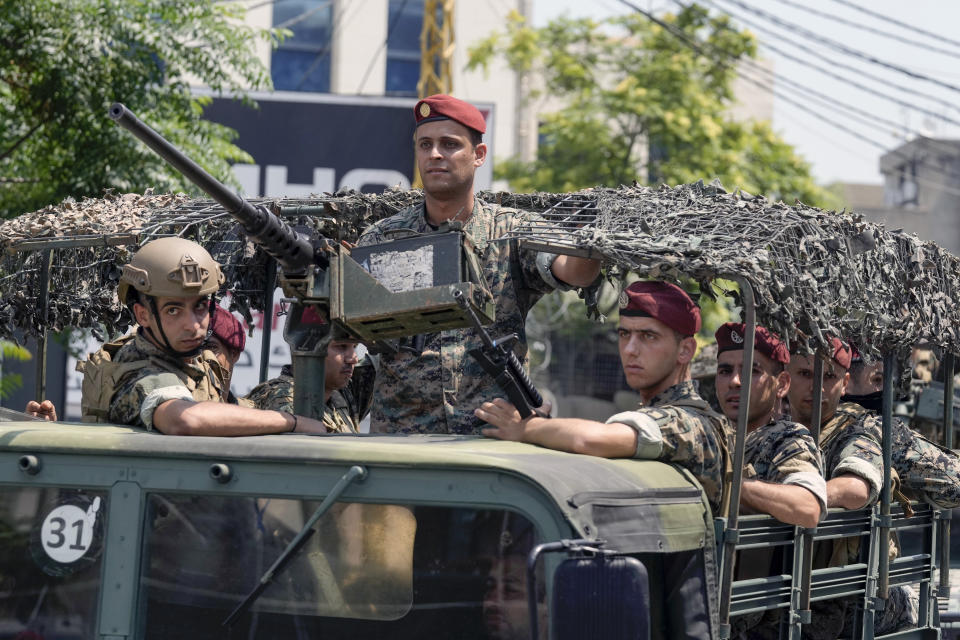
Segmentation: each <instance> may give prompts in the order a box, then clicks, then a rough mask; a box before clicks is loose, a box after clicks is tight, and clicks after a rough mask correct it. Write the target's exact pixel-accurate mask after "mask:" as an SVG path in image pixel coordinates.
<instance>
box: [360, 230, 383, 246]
mask: <svg viewBox="0 0 960 640" xmlns="http://www.w3.org/2000/svg"><path fill="white" fill-rule="evenodd" d="M383 241H384V235H383V230H382V229H381V228H380V225H379V224H373V225H370V226H369V227H367V228H366V230H365V231H364V232H363V233H361V234H360V238H359V239H358V240H357V246H358V247H365V246H367V245H369V244H380V243H381V242H383Z"/></svg>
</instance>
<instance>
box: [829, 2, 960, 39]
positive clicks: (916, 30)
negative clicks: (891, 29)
mask: <svg viewBox="0 0 960 640" xmlns="http://www.w3.org/2000/svg"><path fill="white" fill-rule="evenodd" d="M833 1H834V2H836V3H837V4H840V5H843V6H845V7H849V8H851V9H854V10H855V11H859V12H861V13H865V14H867V15H868V16H872V17H874V18H877V19H878V20H883V21H884V22H889V23H890V24H894V25H896V26H898V27H901V28H903V29H906V30H907V31H913V32H914V33H919V34H921V35H924V36H927V37H928V38H933V39H934V40H939V41H940V42H945V43H947V44H952V45H953V46H955V47H960V42H958V41H956V40H951V39H950V38H947V37H945V36H941V35H939V34H936V33H933V32H932V31H926V30H924V29H921V28H920V27H915V26H913V25H911V24H907V23H906V22H902V21H900V20H897V19H895V18H891V17H890V16H887V15H884V14H882V13H878V12H876V11H871V10H870V9H867V8H866V7H861V6H860V5H858V4H857V3H855V2H850V0H833Z"/></svg>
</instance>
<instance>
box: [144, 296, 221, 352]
mask: <svg viewBox="0 0 960 640" xmlns="http://www.w3.org/2000/svg"><path fill="white" fill-rule="evenodd" d="M146 298H147V300H148V304H149V305H150V313H152V314H153V317H154V318H156V321H157V329H159V330H160V337H161V338H163V345H164V347H165V350H166V352H167V353H168V354H170V355H172V356H173V357H175V358H193V357H194V356H198V355H200V352H201V351H203V343H202V342H201V343H200V346H199V347H197V348H196V349H190V350H189V351H177V350H176V349H174V348H173V345H171V344H170V340H168V339H167V334H166V332H165V331H164V330H163V321H162V320H161V319H160V312H159V311H158V310H157V299H156V298H154V297H153V296H146ZM212 299H213V296H211V300H212ZM211 308H212V307H211ZM208 313H209V311H208ZM146 330H147V333H149V334H150V337H152V338H153V340H154V342H159V340H157V337H156V336H155V335H154V334H153V331H152V330H151V329H150V327H146Z"/></svg>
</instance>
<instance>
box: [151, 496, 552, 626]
mask: <svg viewBox="0 0 960 640" xmlns="http://www.w3.org/2000/svg"><path fill="white" fill-rule="evenodd" d="M317 504H318V503H316V502H313V501H306V500H303V501H301V500H279V499H267V498H247V497H232V496H231V497H224V496H184V495H175V494H169V495H161V494H151V495H150V497H149V499H148V503H147V513H146V517H147V522H146V535H145V540H144V544H145V545H146V549H145V553H144V554H143V557H144V558H145V559H146V560H145V561H144V562H145V566H144V567H143V570H142V574H141V589H142V593H143V594H144V595H145V598H141V602H146V607H147V610H146V621H145V637H147V638H152V639H153V638H156V639H159V638H180V637H182V634H183V631H184V629H190V630H191V634H192V635H194V636H195V637H227V636H228V634H229V635H230V637H244V638H277V637H290V638H299V637H303V638H308V637H309V638H312V637H324V635H325V634H330V633H332V634H333V635H330V636H328V637H351V638H367V637H369V638H383V637H390V638H391V639H402V638H419V637H423V635H424V634H427V633H429V634H430V635H431V636H436V637H449V638H468V639H469V638H478V639H480V638H503V639H508V638H521V637H523V638H526V637H529V630H528V622H527V620H528V618H527V613H526V588H525V584H526V583H525V579H524V574H523V567H524V566H525V557H526V554H527V553H528V551H529V550H530V549H531V548H532V547H533V545H535V544H536V543H537V540H536V535H535V532H534V530H533V527H532V525H531V524H530V522H529V521H528V520H526V519H525V518H523V517H522V516H519V515H517V514H515V513H512V512H508V511H501V510H479V509H464V508H450V507H424V506H413V505H409V506H407V505H387V504H359V503H338V504H336V505H335V506H334V507H333V508H331V509H330V511H328V512H327V513H326V514H325V515H324V516H323V517H322V518H321V520H320V521H319V523H318V524H317V527H316V529H317V532H316V534H315V535H314V536H313V537H312V538H311V539H310V541H309V542H308V543H307V545H306V546H305V547H304V548H303V549H302V550H301V551H300V553H299V554H297V556H296V557H295V558H294V559H293V561H292V562H291V563H290V564H289V565H288V566H287V568H286V569H285V570H284V571H283V572H282V573H279V574H277V576H276V577H275V579H274V581H273V583H272V584H271V585H270V586H269V587H268V588H267V589H266V590H265V591H264V593H263V594H262V596H261V597H260V598H259V599H257V601H256V603H255V604H254V606H253V607H252V608H251V610H250V611H248V612H246V613H244V614H243V615H242V616H241V617H240V618H239V620H238V621H237V622H236V623H235V625H234V627H233V629H232V630H231V631H230V632H228V631H227V629H225V628H224V627H222V623H223V620H224V619H225V618H226V617H227V615H228V614H229V613H230V612H231V611H232V610H233V608H234V607H235V606H236V605H237V604H238V603H239V602H241V601H242V600H243V599H244V597H245V596H246V595H247V593H248V592H249V591H250V590H251V589H253V587H254V586H256V584H257V583H258V581H259V579H260V577H261V576H262V575H263V573H264V572H265V571H266V570H267V569H268V568H269V567H270V566H271V564H272V563H273V562H274V561H275V560H276V558H277V557H278V556H279V555H280V554H281V553H282V552H283V550H284V548H285V547H286V545H287V544H288V543H289V542H290V540H291V539H293V537H294V536H295V535H296V534H297V532H298V531H299V530H300V528H301V527H302V526H303V523H304V522H305V521H306V520H307V519H308V518H309V517H310V515H311V514H312V513H313V511H314V510H315V509H316V507H317ZM541 595H542V594H541ZM387 634H389V635H387Z"/></svg>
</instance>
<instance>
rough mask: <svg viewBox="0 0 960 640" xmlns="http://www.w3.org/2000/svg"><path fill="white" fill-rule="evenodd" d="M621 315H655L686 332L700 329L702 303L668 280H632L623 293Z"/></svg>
mask: <svg viewBox="0 0 960 640" xmlns="http://www.w3.org/2000/svg"><path fill="white" fill-rule="evenodd" d="M620 315H621V316H648V317H650V318H656V319H657V320H659V321H660V322H662V323H663V324H665V325H667V326H668V327H670V328H671V329H673V330H674V331H676V332H677V333H679V334H681V335H684V336H692V335H694V334H695V333H696V332H697V331H700V307H698V306H697V305H695V304H694V303H693V300H691V299H690V296H688V295H687V293H686V292H685V291H684V290H683V289H681V288H680V287H678V286H677V285H675V284H670V283H669V282H660V281H658V280H648V281H641V282H634V283H633V284H631V285H630V286H629V287H627V288H626V289H624V290H623V292H621V294H620Z"/></svg>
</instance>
